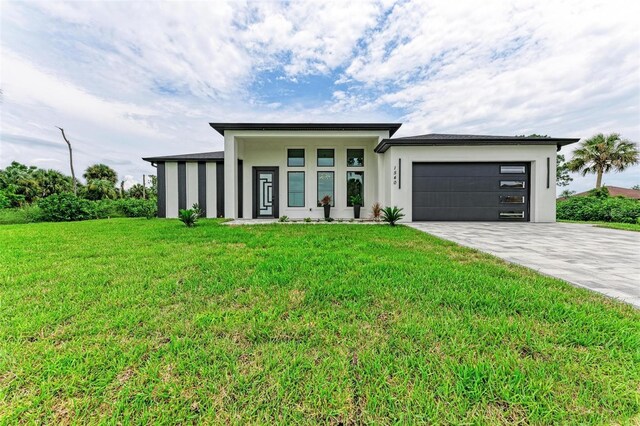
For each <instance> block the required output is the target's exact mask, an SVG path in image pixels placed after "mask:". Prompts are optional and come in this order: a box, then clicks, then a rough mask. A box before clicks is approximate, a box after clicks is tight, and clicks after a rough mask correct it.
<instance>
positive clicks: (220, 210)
mask: <svg viewBox="0 0 640 426" xmlns="http://www.w3.org/2000/svg"><path fill="white" fill-rule="evenodd" d="M216 216H217V217H224V164H222V163H217V164H216Z"/></svg>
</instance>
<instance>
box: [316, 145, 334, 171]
mask: <svg viewBox="0 0 640 426" xmlns="http://www.w3.org/2000/svg"><path fill="white" fill-rule="evenodd" d="M334 163H335V161H334V151H333V149H319V150H318V167H333V166H334Z"/></svg>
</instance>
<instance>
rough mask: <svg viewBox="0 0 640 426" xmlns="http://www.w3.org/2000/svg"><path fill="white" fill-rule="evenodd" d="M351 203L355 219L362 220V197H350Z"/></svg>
mask: <svg viewBox="0 0 640 426" xmlns="http://www.w3.org/2000/svg"><path fill="white" fill-rule="evenodd" d="M349 201H351V204H353V217H354V218H355V219H360V207H362V195H360V194H356V195H352V196H351V197H349Z"/></svg>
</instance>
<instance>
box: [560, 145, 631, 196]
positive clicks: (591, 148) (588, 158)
mask: <svg viewBox="0 0 640 426" xmlns="http://www.w3.org/2000/svg"><path fill="white" fill-rule="evenodd" d="M639 155H640V153H639V152H638V146H637V145H636V144H635V143H633V142H631V141H629V140H627V139H621V138H620V134H618V133H611V134H608V135H604V134H602V133H598V134H597V135H594V136H592V137H591V138H589V139H587V140H585V141H584V142H582V143H581V144H580V146H579V147H578V148H577V149H576V150H575V151H573V158H572V159H571V161H570V162H569V163H568V164H567V166H568V167H569V170H571V171H572V172H581V173H582V176H586V175H587V174H589V173H595V174H596V176H597V177H596V189H598V188H600V187H601V186H602V176H603V175H604V174H605V173H609V172H610V171H612V170H613V171H615V172H621V171H623V170H625V169H626V168H627V167H629V166H633V165H634V164H638V161H639V160H638V157H639Z"/></svg>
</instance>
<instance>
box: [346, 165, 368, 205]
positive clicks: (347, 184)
mask: <svg viewBox="0 0 640 426" xmlns="http://www.w3.org/2000/svg"><path fill="white" fill-rule="evenodd" d="M349 173H359V174H361V175H362V188H360V193H361V194H360V195H362V205H364V170H347V176H346V177H347V180H346V186H347V191H346V193H347V207H353V204H352V203H351V196H350V195H349Z"/></svg>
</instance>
